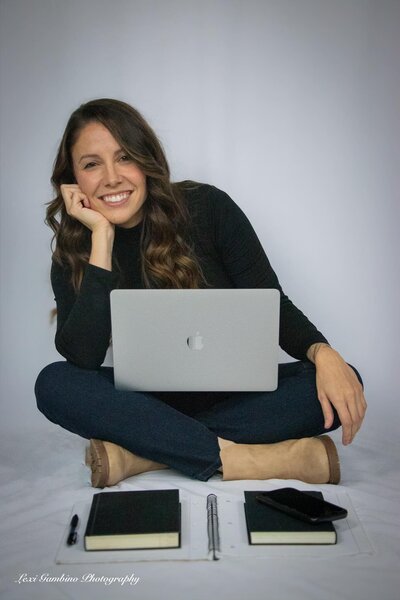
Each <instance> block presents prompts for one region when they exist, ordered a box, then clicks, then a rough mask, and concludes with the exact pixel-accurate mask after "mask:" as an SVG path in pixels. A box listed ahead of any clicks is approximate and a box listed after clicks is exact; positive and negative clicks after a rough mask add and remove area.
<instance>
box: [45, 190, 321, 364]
mask: <svg viewBox="0 0 400 600" xmlns="http://www.w3.org/2000/svg"><path fill="white" fill-rule="evenodd" d="M185 199H186V202H187V207H188V210H189V214H190V216H191V231H190V237H191V240H192V242H193V247H194V250H195V253H196V256H197V258H198V260H199V262H200V265H201V267H202V270H203V273H204V275H205V279H206V281H207V283H208V284H209V286H210V287H213V288H276V289H278V290H279V291H280V293H281V311H280V335H279V343H280V346H281V348H283V350H285V351H286V352H287V353H288V354H290V355H291V356H292V357H294V358H297V359H299V360H304V359H306V352H307V350H308V348H309V347H310V346H311V345H312V344H314V343H316V342H327V340H326V339H325V337H324V336H323V335H322V333H320V332H319V331H318V330H317V329H316V328H315V326H314V325H313V324H312V323H311V322H310V321H309V320H308V319H307V317H306V316H305V315H304V314H303V313H302V312H301V311H300V310H299V309H298V308H296V306H294V304H293V303H292V302H291V300H289V298H288V297H287V296H286V295H285V294H284V293H283V291H282V288H281V286H280V284H279V281H278V278H277V276H276V274H275V272H274V271H273V269H272V267H271V265H270V263H269V261H268V258H267V256H266V254H265V252H264V250H263V248H262V246H261V244H260V242H259V240H258V238H257V235H256V233H255V232H254V230H253V228H252V226H251V224H250V222H249V221H248V219H247V217H246V216H245V215H244V213H243V212H242V210H241V209H240V208H239V207H238V206H237V205H236V204H235V203H234V202H233V200H232V199H231V198H230V197H229V196H228V195H227V194H226V193H225V192H222V191H221V190H219V189H217V188H216V187H214V186H211V185H206V184H199V186H198V187H197V188H194V189H190V190H186V191H185ZM141 228H142V223H139V225H136V226H135V227H132V228H130V229H124V228H122V227H116V228H115V240H114V247H113V255H114V256H115V257H116V258H117V260H118V263H119V266H120V268H121V273H119V272H113V271H107V270H106V269H101V268H99V267H95V266H93V265H90V264H88V265H87V267H86V269H85V273H84V276H83V281H82V285H81V288H80V290H79V293H78V294H76V293H75V292H74V290H73V288H72V285H71V283H70V271H69V270H68V269H66V268H65V269H64V268H63V267H61V266H60V265H58V264H56V263H54V262H53V265H52V270H51V282H52V286H53V291H54V295H55V300H56V303H57V332H56V340H55V342H56V348H57V350H58V352H59V353H60V354H61V355H62V356H64V357H65V358H66V359H67V360H68V361H70V362H72V363H74V364H76V365H78V366H79V367H82V368H86V369H97V368H99V367H100V365H101V364H102V363H103V361H104V358H105V355H106V352H107V348H108V346H109V342H110V335H111V318H110V299H109V297H110V292H111V290H113V289H114V288H117V287H120V288H143V287H144V286H143V284H142V281H141V270H140V251H139V242H140V234H141Z"/></svg>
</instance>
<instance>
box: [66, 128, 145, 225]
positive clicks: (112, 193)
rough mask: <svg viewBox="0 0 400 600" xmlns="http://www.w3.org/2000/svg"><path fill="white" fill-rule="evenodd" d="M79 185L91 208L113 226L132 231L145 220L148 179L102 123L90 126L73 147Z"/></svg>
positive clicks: (75, 172)
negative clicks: (144, 208)
mask: <svg viewBox="0 0 400 600" xmlns="http://www.w3.org/2000/svg"><path fill="white" fill-rule="evenodd" d="M72 160H73V167H74V174H75V178H76V182H77V184H78V185H79V187H80V189H81V191H82V192H83V193H84V194H85V195H86V196H87V197H88V199H89V202H90V207H91V208H92V209H93V210H96V211H98V212H99V213H101V214H102V215H103V216H104V217H105V218H106V219H107V220H108V221H110V223H113V224H114V225H119V226H120V227H126V228H128V227H133V226H134V225H137V224H138V223H139V222H140V221H141V220H142V218H143V209H142V206H143V204H144V202H145V200H146V196H147V187H146V176H145V175H144V174H143V172H142V171H141V170H140V168H139V167H138V166H137V165H136V163H135V162H134V161H132V160H131V159H130V158H129V157H128V156H127V154H126V152H124V151H123V150H122V148H121V147H120V145H119V144H118V142H117V141H116V139H115V138H114V137H113V136H112V134H111V133H110V131H109V130H108V129H107V128H106V127H104V125H102V124H101V123H97V122H92V123H88V124H87V125H86V126H85V127H84V128H83V129H82V130H81V131H80V133H79V136H78V139H77V140H76V142H75V144H74V146H73V147H72Z"/></svg>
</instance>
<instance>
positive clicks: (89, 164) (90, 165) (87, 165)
mask: <svg viewBox="0 0 400 600" xmlns="http://www.w3.org/2000/svg"><path fill="white" fill-rule="evenodd" d="M95 166H96V163H95V162H89V163H87V164H86V165H85V166H84V167H83V168H84V169H91V168H92V167H95Z"/></svg>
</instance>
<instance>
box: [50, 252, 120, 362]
mask: <svg viewBox="0 0 400 600" xmlns="http://www.w3.org/2000/svg"><path fill="white" fill-rule="evenodd" d="M118 279H119V277H118V274H117V273H113V272H111V271H107V270H105V269H101V268H100V267H95V266H93V265H90V264H88V265H87V266H86V269H85V273H84V276H83V280H82V285H81V288H80V290H79V292H78V293H77V294H76V293H75V291H74V289H73V287H72V284H71V283H70V271H69V269H66V268H63V267H62V266H60V265H58V264H57V263H55V262H53V264H52V269H51V283H52V287H53V291H54V296H55V301H56V304H57V331H56V337H55V344H56V348H57V350H58V352H59V353H60V354H61V355H62V356H64V358H66V359H67V360H69V361H70V362H73V363H74V364H76V365H78V366H79V367H82V368H86V369H97V368H98V367H99V366H100V365H101V364H102V363H103V361H104V358H105V355H106V352H107V348H108V346H109V343H110V335H111V315H110V292H111V290H113V289H114V288H116V287H117V285H118Z"/></svg>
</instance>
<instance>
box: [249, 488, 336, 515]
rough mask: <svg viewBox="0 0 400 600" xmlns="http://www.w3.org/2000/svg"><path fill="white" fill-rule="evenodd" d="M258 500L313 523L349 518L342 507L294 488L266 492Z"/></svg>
mask: <svg viewBox="0 0 400 600" xmlns="http://www.w3.org/2000/svg"><path fill="white" fill-rule="evenodd" d="M257 499H258V500H260V501H261V502H264V503H265V504H268V505H270V506H274V507H275V508H277V509H280V510H283V511H284V512H288V513H289V514H293V515H294V516H297V517H299V518H304V519H306V520H307V521H311V522H322V521H335V520H337V519H343V518H345V517H346V516H347V511H346V510H345V509H344V508H342V507H341V506H337V505H336V504H331V503H330V502H326V501H325V500H321V499H319V498H315V497H314V496H311V495H310V494H306V493H304V492H301V491H300V490H296V489H294V488H281V489H278V490H273V491H271V492H264V493H262V494H259V495H258V496H257Z"/></svg>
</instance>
